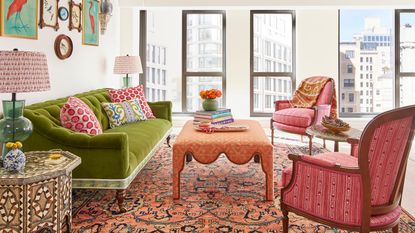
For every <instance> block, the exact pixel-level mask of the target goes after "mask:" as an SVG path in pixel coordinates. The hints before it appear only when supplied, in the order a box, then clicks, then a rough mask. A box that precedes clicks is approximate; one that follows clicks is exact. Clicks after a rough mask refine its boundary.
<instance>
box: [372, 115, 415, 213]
mask: <svg viewBox="0 0 415 233" xmlns="http://www.w3.org/2000/svg"><path fill="white" fill-rule="evenodd" d="M411 124H412V117H407V118H403V119H400V120H395V121H391V122H388V123H385V124H383V125H381V126H380V127H378V128H377V129H376V130H375V133H374V135H373V136H372V140H371V143H370V149H369V155H368V158H369V170H370V183H371V191H372V200H371V204H372V205H374V206H376V205H382V204H386V203H387V202H388V201H389V199H390V196H391V193H392V191H393V187H394V185H395V183H396V179H397V175H398V171H399V166H400V164H401V161H402V159H403V155H404V151H405V146H406V144H407V140H408V137H409V133H410V130H411Z"/></svg>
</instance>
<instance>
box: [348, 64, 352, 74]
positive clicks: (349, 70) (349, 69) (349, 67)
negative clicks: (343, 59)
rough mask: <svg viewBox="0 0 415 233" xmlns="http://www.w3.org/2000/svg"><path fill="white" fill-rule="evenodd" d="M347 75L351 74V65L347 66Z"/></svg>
mask: <svg viewBox="0 0 415 233" xmlns="http://www.w3.org/2000/svg"><path fill="white" fill-rule="evenodd" d="M347 73H349V74H351V73H353V65H350V64H349V65H347Z"/></svg>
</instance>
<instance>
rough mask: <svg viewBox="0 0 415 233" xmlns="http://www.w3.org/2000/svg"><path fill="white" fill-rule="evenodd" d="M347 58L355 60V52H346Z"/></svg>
mask: <svg viewBox="0 0 415 233" xmlns="http://www.w3.org/2000/svg"><path fill="white" fill-rule="evenodd" d="M345 58H346V59H350V58H354V51H353V50H346V54H345Z"/></svg>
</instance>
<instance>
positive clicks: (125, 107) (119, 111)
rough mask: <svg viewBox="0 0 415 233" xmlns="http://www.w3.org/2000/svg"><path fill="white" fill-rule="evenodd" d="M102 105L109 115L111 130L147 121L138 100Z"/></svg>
mask: <svg viewBox="0 0 415 233" xmlns="http://www.w3.org/2000/svg"><path fill="white" fill-rule="evenodd" d="M101 105H102V107H103V108H104V110H105V112H106V113H107V116H108V120H109V123H110V127H111V128H115V127H117V126H121V125H125V124H128V123H132V122H137V121H143V120H146V119H147V118H146V116H145V114H144V112H143V110H142V109H141V107H140V103H139V101H138V99H133V100H128V101H124V102H120V103H101Z"/></svg>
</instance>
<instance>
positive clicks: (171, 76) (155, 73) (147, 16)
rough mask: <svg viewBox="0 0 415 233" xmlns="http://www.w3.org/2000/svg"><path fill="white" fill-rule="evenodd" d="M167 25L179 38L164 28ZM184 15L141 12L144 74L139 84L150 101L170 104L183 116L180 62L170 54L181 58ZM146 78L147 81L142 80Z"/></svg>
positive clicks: (173, 11) (153, 10) (174, 12)
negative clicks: (182, 20) (182, 19)
mask: <svg viewBox="0 0 415 233" xmlns="http://www.w3.org/2000/svg"><path fill="white" fill-rule="evenodd" d="M167 25H168V27H169V28H171V30H172V31H177V32H178V34H177V36H172V35H171V33H170V32H166V30H164V28H165V27H166V26H167ZM180 31H181V11H180V10H176V9H174V10H173V9H152V10H147V11H145V10H142V11H140V41H139V42H140V45H139V49H140V57H141V62H142V66H143V68H144V67H145V69H144V72H143V74H142V75H140V77H141V78H140V83H141V84H143V86H144V87H145V90H146V98H147V99H148V100H149V101H163V100H169V101H172V102H173V112H181V111H182V109H181V103H182V100H181V87H182V82H181V78H180V67H181V61H180V59H177V58H176V57H174V56H171V57H168V55H169V54H180V52H181V49H180V44H181V39H180V33H179V32H180ZM142 76H144V77H142Z"/></svg>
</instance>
